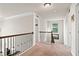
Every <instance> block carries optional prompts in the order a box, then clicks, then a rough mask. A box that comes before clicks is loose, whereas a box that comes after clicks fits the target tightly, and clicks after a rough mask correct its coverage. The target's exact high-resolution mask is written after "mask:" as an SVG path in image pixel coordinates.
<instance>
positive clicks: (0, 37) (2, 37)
mask: <svg viewBox="0 0 79 59" xmlns="http://www.w3.org/2000/svg"><path fill="white" fill-rule="evenodd" d="M28 34H33V32H29V33H21V34H15V35H8V36H1V37H0V39H2V38H8V37H15V36H22V35H28Z"/></svg>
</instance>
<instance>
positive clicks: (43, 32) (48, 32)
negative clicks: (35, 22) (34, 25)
mask: <svg viewBox="0 0 79 59" xmlns="http://www.w3.org/2000/svg"><path fill="white" fill-rule="evenodd" d="M40 33H51V32H48V31H40Z"/></svg>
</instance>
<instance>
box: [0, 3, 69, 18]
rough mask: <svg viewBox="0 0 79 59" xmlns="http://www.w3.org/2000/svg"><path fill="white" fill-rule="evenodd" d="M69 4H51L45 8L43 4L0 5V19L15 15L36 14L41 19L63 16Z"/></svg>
mask: <svg viewBox="0 0 79 59" xmlns="http://www.w3.org/2000/svg"><path fill="white" fill-rule="evenodd" d="M69 7H70V4H69V3H52V5H51V6H50V7H47V8H45V7H44V6H43V3H0V17H10V16H14V15H17V14H22V13H27V12H36V13H37V14H39V16H40V17H41V18H51V17H59V16H65V15H66V13H67V11H68V9H69Z"/></svg>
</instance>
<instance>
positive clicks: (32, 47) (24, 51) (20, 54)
mask: <svg viewBox="0 0 79 59" xmlns="http://www.w3.org/2000/svg"><path fill="white" fill-rule="evenodd" d="M31 48H33V46H32V47H30V48H28V49H27V50H25V51H23V52H22V53H20V54H19V55H17V56H21V55H22V54H23V53H25V52H27V51H28V50H30V49H31Z"/></svg>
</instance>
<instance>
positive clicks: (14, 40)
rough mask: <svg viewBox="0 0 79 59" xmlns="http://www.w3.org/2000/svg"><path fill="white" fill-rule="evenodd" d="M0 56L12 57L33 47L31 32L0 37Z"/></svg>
mask: <svg viewBox="0 0 79 59" xmlns="http://www.w3.org/2000/svg"><path fill="white" fill-rule="evenodd" d="M0 44H1V47H0V49H1V50H0V56H14V55H17V54H20V53H22V52H23V51H25V50H27V49H29V48H30V47H32V45H33V32H31V33H22V34H16V35H9V36H2V37H0Z"/></svg>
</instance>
